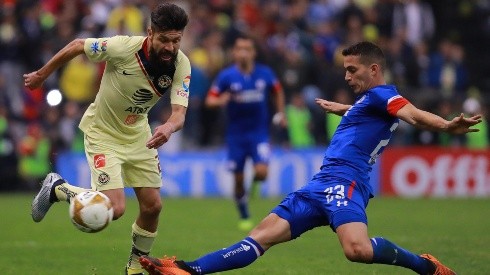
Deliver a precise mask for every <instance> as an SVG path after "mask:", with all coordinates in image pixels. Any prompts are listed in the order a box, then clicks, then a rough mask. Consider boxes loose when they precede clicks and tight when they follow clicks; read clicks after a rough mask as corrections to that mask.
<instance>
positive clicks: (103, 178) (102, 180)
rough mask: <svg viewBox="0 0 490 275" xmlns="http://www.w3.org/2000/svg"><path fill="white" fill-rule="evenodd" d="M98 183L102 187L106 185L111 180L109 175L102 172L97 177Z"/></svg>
mask: <svg viewBox="0 0 490 275" xmlns="http://www.w3.org/2000/svg"><path fill="white" fill-rule="evenodd" d="M98 180H99V183H100V184H102V185H104V184H107V183H108V182H109V181H110V180H111V178H110V177H109V175H108V174H107V173H106V172H102V173H101V174H100V175H99V178H98Z"/></svg>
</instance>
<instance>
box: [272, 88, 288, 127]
mask: <svg viewBox="0 0 490 275" xmlns="http://www.w3.org/2000/svg"><path fill="white" fill-rule="evenodd" d="M273 89H274V90H273V92H272V98H273V100H274V106H275V107H276V113H275V114H274V116H273V117H272V122H273V123H274V124H276V125H280V126H282V127H286V126H287V125H288V122H287V119H286V112H285V111H286V99H285V97H284V91H283V89H282V86H281V84H280V83H279V82H278V81H277V82H276V83H275V84H274V88H273Z"/></svg>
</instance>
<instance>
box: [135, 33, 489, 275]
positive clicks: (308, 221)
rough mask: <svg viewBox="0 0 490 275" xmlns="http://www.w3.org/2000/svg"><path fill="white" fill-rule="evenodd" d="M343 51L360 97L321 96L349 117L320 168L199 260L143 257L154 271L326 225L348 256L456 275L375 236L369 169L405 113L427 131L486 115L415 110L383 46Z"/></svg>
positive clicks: (204, 270)
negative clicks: (391, 81)
mask: <svg viewBox="0 0 490 275" xmlns="http://www.w3.org/2000/svg"><path fill="white" fill-rule="evenodd" d="M342 55H343V56H344V67H345V70H346V72H345V80H346V81H347V83H348V84H349V86H350V87H351V88H352V90H353V91H354V93H355V94H356V95H357V98H356V101H355V103H354V104H353V105H344V104H340V103H336V102H331V101H327V100H323V99H317V103H318V104H319V105H320V106H321V107H322V108H323V109H324V110H325V111H327V112H332V113H335V114H338V115H341V116H343V117H342V120H341V122H340V124H339V126H338V128H337V130H336V132H335V134H334V136H333V138H332V142H331V144H330V146H329V147H328V149H327V151H326V153H325V158H324V160H323V165H322V166H321V169H320V172H318V173H317V174H316V175H315V176H313V178H312V179H311V180H310V182H308V183H307V184H306V185H305V186H303V187H302V188H300V189H299V190H297V191H295V192H292V193H290V194H289V195H288V196H287V197H286V198H285V199H284V200H283V201H282V202H281V203H280V204H279V205H278V206H277V207H276V208H274V209H273V210H272V211H271V213H270V214H269V215H268V216H267V217H266V218H265V219H264V220H263V221H262V222H261V223H260V224H259V225H258V226H257V227H255V228H254V229H253V230H252V231H251V232H250V234H249V236H248V237H246V238H245V239H243V240H241V241H239V242H238V243H236V244H233V245H231V246H229V247H227V248H224V249H220V250H218V251H216V252H213V253H209V254H207V255H205V256H203V257H201V258H199V259H197V260H194V261H180V260H176V259H175V257H172V258H166V257H164V258H163V259H156V258H151V257H141V258H140V262H141V264H142V265H143V267H144V268H145V269H146V270H147V271H149V272H150V274H175V275H179V274H208V273H214V272H219V271H225V270H231V269H237V268H241V267H245V266H247V265H249V264H251V263H252V262H254V261H255V260H257V258H258V257H260V256H261V255H263V254H264V252H265V251H267V250H268V249H269V248H270V247H272V246H273V245H276V244H279V243H283V242H287V241H290V240H293V239H295V238H297V237H299V236H300V235H301V234H302V233H304V232H306V231H308V230H310V229H313V228H315V227H319V226H324V225H329V226H330V227H331V228H332V230H333V231H334V232H335V233H336V234H337V236H338V238H339V241H340V244H341V246H342V249H343V251H344V254H345V256H346V257H347V259H348V260H350V261H353V262H359V263H367V264H373V263H376V264H387V265H396V266H401V267H405V268H409V269H411V270H413V271H415V272H416V273H418V274H439V275H442V274H444V275H445V274H455V273H454V272H453V271H452V270H451V269H449V268H448V267H446V266H444V265H443V264H441V263H440V262H439V261H438V260H437V259H436V258H434V257H433V256H432V255H429V254H422V255H417V254H414V253H412V252H410V251H408V250H406V249H404V248H401V247H399V246H398V245H396V244H394V243H392V242H391V241H389V240H387V239H385V238H382V237H373V238H369V235H368V228H367V216H366V211H365V209H366V207H367V204H368V201H369V199H370V198H372V197H373V194H372V188H371V186H370V185H369V172H370V171H371V165H372V164H373V163H374V162H375V160H376V158H377V157H378V156H379V154H380V153H381V152H382V151H383V149H384V147H385V146H386V145H387V144H388V142H389V140H390V137H391V134H392V133H393V131H394V130H395V128H396V126H397V125H398V122H399V119H402V120H404V121H406V122H408V123H410V124H412V125H414V126H417V127H421V128H424V129H429V130H433V131H443V132H448V133H452V134H464V133H468V132H476V131H477V129H471V128H470V127H471V126H474V125H476V124H478V123H480V122H481V116H480V115H476V116H473V117H464V115H463V114H461V115H460V116H458V117H456V118H454V119H452V120H451V121H447V120H445V119H443V118H441V117H439V116H437V115H434V114H432V113H429V112H426V111H423V110H420V109H418V108H416V107H415V106H414V105H412V104H411V103H410V102H408V100H406V99H405V98H403V97H402V96H401V95H400V94H398V91H397V90H396V87H395V86H391V85H386V82H385V80H384V77H383V68H384V66H385V58H384V55H383V52H382V51H381V49H380V48H379V47H378V46H376V45H374V44H372V43H370V42H360V43H357V44H355V45H352V46H351V47H348V48H346V49H344V50H343V51H342Z"/></svg>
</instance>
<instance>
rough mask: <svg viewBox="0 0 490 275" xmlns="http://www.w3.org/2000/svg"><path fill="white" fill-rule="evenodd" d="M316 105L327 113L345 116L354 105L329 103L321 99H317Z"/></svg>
mask: <svg viewBox="0 0 490 275" xmlns="http://www.w3.org/2000/svg"><path fill="white" fill-rule="evenodd" d="M315 102H316V104H318V105H320V107H322V109H323V110H324V111H325V112H327V113H332V114H336V115H338V116H343V115H344V114H345V112H347V110H349V108H350V107H351V106H352V105H347V104H342V103H338V102H334V101H328V100H325V99H321V98H315Z"/></svg>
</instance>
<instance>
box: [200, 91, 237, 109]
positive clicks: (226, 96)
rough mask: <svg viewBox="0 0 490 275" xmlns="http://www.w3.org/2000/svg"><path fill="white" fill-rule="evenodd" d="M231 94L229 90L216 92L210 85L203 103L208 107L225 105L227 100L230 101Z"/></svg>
mask: <svg viewBox="0 0 490 275" xmlns="http://www.w3.org/2000/svg"><path fill="white" fill-rule="evenodd" d="M230 96H231V94H230V93H229V92H222V93H220V92H218V90H217V89H216V88H215V87H211V89H210V90H209V91H208V94H207V95H206V100H205V101H204V104H205V106H206V107H208V108H217V107H221V106H225V105H226V104H227V103H228V101H230Z"/></svg>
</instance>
